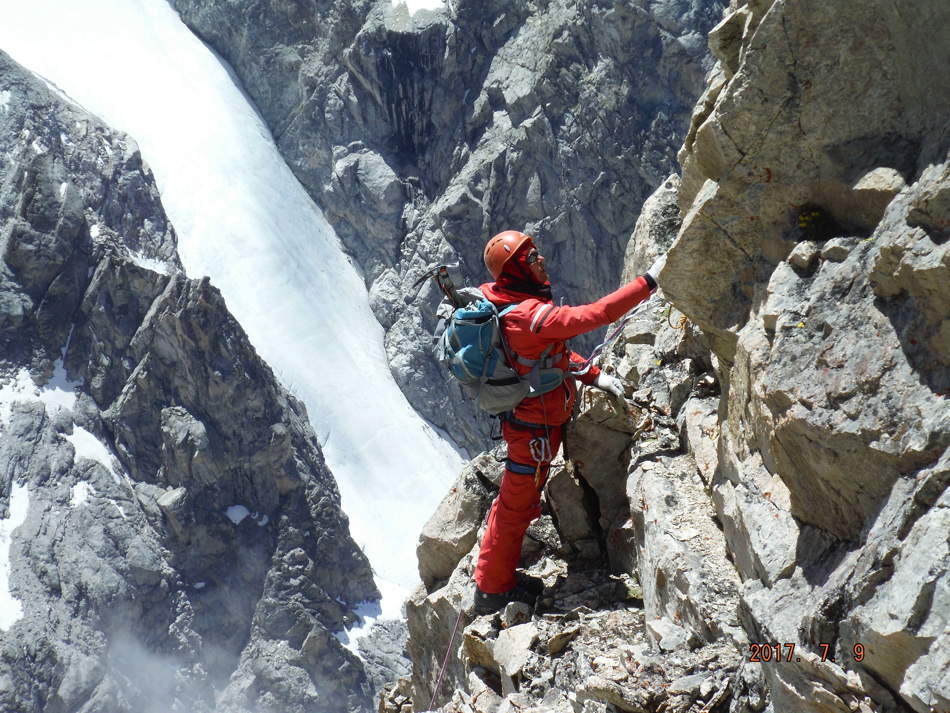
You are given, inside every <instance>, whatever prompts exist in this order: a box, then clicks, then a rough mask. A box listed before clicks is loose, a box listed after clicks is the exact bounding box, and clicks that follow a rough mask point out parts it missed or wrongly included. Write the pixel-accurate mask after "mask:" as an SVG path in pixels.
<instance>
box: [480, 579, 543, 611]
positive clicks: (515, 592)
mask: <svg viewBox="0 0 950 713" xmlns="http://www.w3.org/2000/svg"><path fill="white" fill-rule="evenodd" d="M537 599H538V596H537V595H536V594H531V593H530V592H528V591H525V590H524V589H522V588H521V587H514V588H513V589H509V590H508V591H507V592H499V593H498V594H489V593H488V592H483V591H482V590H481V589H479V588H478V585H477V584H476V585H475V606H474V609H475V611H476V612H477V613H478V614H491V613H493V612H496V611H498V610H499V609H503V608H504V607H505V606H506V605H507V604H509V603H510V602H524V603H525V604H528V605H530V606H534V603H535V602H536V601H537Z"/></svg>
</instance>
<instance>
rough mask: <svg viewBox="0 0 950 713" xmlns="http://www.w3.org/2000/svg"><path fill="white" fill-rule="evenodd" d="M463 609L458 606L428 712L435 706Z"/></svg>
mask: <svg viewBox="0 0 950 713" xmlns="http://www.w3.org/2000/svg"><path fill="white" fill-rule="evenodd" d="M463 611H465V609H464V608H463V607H462V606H461V604H459V618H458V619H456V620H455V630H454V631H453V632H452V638H451V639H449V650H448V651H446V652H445V661H443V662H442V671H441V672H439V680H438V681H437V682H436V684H435V692H434V693H433V694H432V700H431V701H429V710H430V711H431V710H432V706H434V705H435V699H436V698H438V696H439V688H441V687H442V677H443V676H444V675H445V669H446V668H447V667H448V665H449V656H451V655H452V645H453V644H454V643H455V635H456V634H458V631H459V624H461V623H462V612H463Z"/></svg>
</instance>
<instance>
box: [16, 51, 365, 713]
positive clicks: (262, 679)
mask: <svg viewBox="0 0 950 713" xmlns="http://www.w3.org/2000/svg"><path fill="white" fill-rule="evenodd" d="M0 245H2V254H3V262H2V263H0V343H2V344H3V347H2V356H0V518H2V525H0V532H2V534H3V537H4V538H5V539H4V541H3V542H2V543H0V547H3V548H4V554H6V553H7V551H8V552H9V555H8V557H4V563H9V576H8V577H7V576H5V577H4V582H3V584H4V591H3V592H0V596H4V597H5V602H6V603H5V604H4V610H3V617H2V619H3V621H2V622H0V708H2V709H4V710H11V711H13V710H15V711H23V712H26V711H62V712H63V713H66V712H69V711H79V710H82V711H83V712H84V713H92V712H93V711H101V712H102V713H106V712H109V713H114V712H117V711H136V712H139V711H159V710H161V711H167V710H188V711H215V710H217V711H223V710H227V711H251V710H253V711H263V710H281V711H301V712H302V711H305V710H306V711H339V710H344V709H345V710H350V711H358V710H368V709H369V707H370V705H371V704H370V701H371V693H372V692H371V687H370V685H369V683H368V681H367V678H366V675H365V674H364V671H363V666H362V664H361V662H360V660H359V659H358V658H357V657H356V656H354V655H353V654H351V653H350V652H349V651H348V650H346V649H345V648H344V647H343V646H342V645H341V643H340V642H339V641H338V640H337V639H336V638H335V637H334V636H333V633H332V632H335V631H340V630H342V629H343V628H344V627H345V626H346V625H347V624H351V623H353V622H354V621H355V619H356V615H355V614H354V613H353V609H354V608H356V606H357V605H358V604H359V603H360V602H362V601H365V600H371V599H377V598H378V596H379V594H378V592H377V590H376V586H375V584H374V581H373V577H372V572H371V570H370V567H369V564H368V562H367V560H366V558H365V556H364V555H363V554H362V552H361V551H360V550H359V548H358V547H357V546H356V545H355V543H354V542H353V541H352V540H351V539H350V536H349V532H348V524H347V519H346V517H345V515H343V513H342V511H341V510H340V498H339V493H338V491H337V487H336V484H335V482H334V480H333V476H332V475H331V473H330V472H329V470H328V469H327V467H326V465H325V464H324V461H323V456H322V454H321V452H320V447H319V445H318V443H317V440H316V437H315V434H314V433H313V430H312V428H311V427H310V425H309V422H308V419H307V415H306V411H305V409H304V408H303V406H302V405H301V404H300V403H298V402H297V401H296V400H295V399H294V397H293V396H292V395H291V394H289V393H288V392H287V391H286V390H285V389H284V388H283V387H282V386H281V385H280V384H279V383H278V382H277V380H276V378H275V377H274V375H273V374H272V373H271V371H270V369H269V368H268V367H267V365H266V364H264V363H263V362H262V361H261V360H260V358H259V357H258V356H257V354H256V353H255V351H254V349H253V347H252V346H251V345H250V343H249V342H248V340H247V337H246V335H245V334H244V332H243V331H242V329H241V327H240V325H238V324H237V323H236V322H235V320H234V319H233V317H231V315H230V314H229V313H228V311H227V307H226V305H225V303H224V300H223V299H222V297H221V294H220V293H219V292H218V290H217V289H215V288H214V286H213V285H211V284H209V282H208V279H207V278H203V279H200V280H196V279H189V278H188V277H187V276H186V275H185V274H184V272H183V271H182V267H181V264H180V261H179V259H178V256H177V252H176V239H175V233H174V230H173V228H172V226H171V225H170V224H169V222H168V219H167V218H166V216H165V214H164V211H163V209H162V206H161V201H160V198H159V193H158V190H157V188H156V186H155V181H154V179H153V177H152V174H151V172H150V170H149V169H148V167H147V166H146V165H145V164H144V163H143V161H142V157H141V155H140V153H139V151H138V149H137V147H136V145H135V143H134V141H133V140H132V139H131V138H129V137H128V136H125V135H123V134H121V133H119V132H116V131H114V130H112V129H110V128H108V127H107V126H105V125H103V124H102V122H100V121H99V120H97V119H96V118H95V117H93V116H91V115H90V114H88V113H87V112H85V111H83V110H82V109H81V108H79V107H77V106H76V105H74V104H72V103H71V102H69V101H68V100H67V99H66V98H65V97H63V96H62V95H61V94H59V93H58V92H57V91H56V90H55V89H52V88H49V87H48V86H47V85H45V84H44V83H43V81H42V80H40V79H38V78H36V77H35V76H33V75H32V74H30V73H29V72H27V71H25V70H24V69H22V68H21V67H19V66H18V65H16V64H15V63H14V62H13V61H12V60H10V59H9V58H8V57H7V56H6V55H4V54H2V53H0Z"/></svg>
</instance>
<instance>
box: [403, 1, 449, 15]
mask: <svg viewBox="0 0 950 713" xmlns="http://www.w3.org/2000/svg"><path fill="white" fill-rule="evenodd" d="M397 5H405V6H406V7H407V8H409V14H410V15H415V14H416V13H417V12H419V11H420V10H441V9H442V8H444V7H445V2H444V1H443V0H393V7H396V6H397Z"/></svg>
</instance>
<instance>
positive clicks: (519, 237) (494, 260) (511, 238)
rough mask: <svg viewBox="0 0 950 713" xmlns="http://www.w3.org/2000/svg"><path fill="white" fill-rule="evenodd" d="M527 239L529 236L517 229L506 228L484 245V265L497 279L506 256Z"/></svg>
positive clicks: (516, 250)
mask: <svg viewBox="0 0 950 713" xmlns="http://www.w3.org/2000/svg"><path fill="white" fill-rule="evenodd" d="M529 240H531V238H530V236H527V235H525V234H524V233H519V232H518V231H517V230H506V231H505V232H503V233H498V235H496V236H495V237H494V238H492V239H491V240H489V241H488V245H486V246H485V267H487V268H488V271H489V272H490V273H491V276H492V277H494V278H495V279H496V280H497V279H498V276H499V275H501V271H502V268H504V266H505V263H506V262H507V261H508V258H510V257H511V256H512V255H514V254H515V253H516V252H518V248H520V247H521V246H522V245H524V243H525V241H529Z"/></svg>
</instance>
